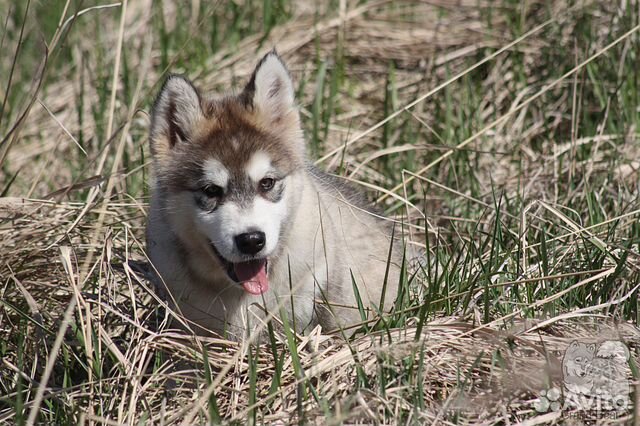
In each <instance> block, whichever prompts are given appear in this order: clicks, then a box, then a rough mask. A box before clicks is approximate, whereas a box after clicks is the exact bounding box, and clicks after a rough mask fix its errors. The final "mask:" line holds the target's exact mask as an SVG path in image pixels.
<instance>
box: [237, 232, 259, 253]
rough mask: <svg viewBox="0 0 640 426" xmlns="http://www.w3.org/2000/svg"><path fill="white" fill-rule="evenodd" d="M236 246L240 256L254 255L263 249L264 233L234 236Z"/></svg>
mask: <svg viewBox="0 0 640 426" xmlns="http://www.w3.org/2000/svg"><path fill="white" fill-rule="evenodd" d="M235 240H236V246H238V250H240V252H241V253H242V254H256V253H258V252H259V251H260V250H262V249H263V248H264V243H265V237H264V232H261V231H254V232H246V233H244V234H240V235H236V237H235Z"/></svg>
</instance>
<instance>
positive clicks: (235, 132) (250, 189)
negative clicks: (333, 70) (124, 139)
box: [147, 52, 402, 339]
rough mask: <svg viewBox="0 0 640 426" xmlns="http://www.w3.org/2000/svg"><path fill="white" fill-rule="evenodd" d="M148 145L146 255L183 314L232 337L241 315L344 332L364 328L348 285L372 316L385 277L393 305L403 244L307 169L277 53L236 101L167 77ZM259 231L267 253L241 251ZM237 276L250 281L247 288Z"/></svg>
mask: <svg viewBox="0 0 640 426" xmlns="http://www.w3.org/2000/svg"><path fill="white" fill-rule="evenodd" d="M150 141H151V151H152V154H153V172H154V182H153V185H152V196H151V209H150V213H149V223H148V229H147V245H148V254H149V257H150V259H151V261H152V263H153V266H154V268H155V269H156V270H157V272H158V273H159V277H157V278H158V279H157V281H158V285H160V286H161V287H162V288H164V287H165V286H166V288H167V289H168V290H169V292H170V294H171V297H170V298H169V299H170V300H174V301H175V303H177V307H178V308H179V310H180V312H181V313H182V314H183V315H184V316H186V318H188V319H189V320H191V321H192V322H194V323H196V324H198V325H200V326H202V327H203V328H204V329H207V330H211V331H213V332H216V333H225V332H226V333H227V337H230V338H232V339H240V338H242V336H243V335H244V332H245V331H246V330H249V331H251V330H252V329H254V328H255V327H256V324H258V325H259V323H260V321H255V320H254V319H252V318H251V316H252V315H253V314H252V313H250V312H249V311H252V312H254V311H255V312H257V315H259V316H260V317H264V316H265V311H266V312H267V313H272V314H276V315H277V314H278V313H279V312H281V311H280V310H281V309H283V310H284V311H285V312H286V313H287V317H288V319H289V322H290V323H294V324H295V325H296V328H297V329H298V331H304V330H306V329H309V328H310V327H313V326H315V325H316V324H320V325H322V327H323V329H324V330H330V329H335V328H338V327H346V326H348V325H351V324H354V323H357V322H359V321H361V314H360V313H359V311H358V309H357V298H356V296H355V292H354V288H353V284H352V283H353V282H355V283H356V284H357V288H358V293H359V296H360V298H361V300H362V302H363V304H364V307H365V308H369V307H373V306H374V305H375V307H376V308H377V307H379V305H380V303H381V298H382V296H383V295H382V289H383V282H384V277H385V274H387V273H388V278H387V285H386V293H385V297H384V299H385V300H384V307H385V310H388V308H390V307H391V306H392V304H393V301H394V298H395V296H396V294H397V286H398V279H399V271H400V265H399V264H400V262H401V260H400V259H401V258H402V245H401V244H399V242H398V239H394V240H395V241H392V235H391V234H392V227H391V226H390V225H389V224H388V223H387V222H385V221H384V220H382V219H380V217H379V216H377V215H376V214H375V213H374V212H373V211H372V210H370V209H368V208H367V207H366V203H364V202H363V199H362V198H361V197H360V195H359V194H358V193H357V192H356V191H354V190H353V189H351V187H349V186H348V185H346V184H345V183H344V182H343V181H342V180H341V179H340V178H337V177H334V176H330V175H328V174H325V173H323V172H321V171H319V170H318V169H316V168H315V167H313V166H312V165H311V164H310V163H309V162H308V161H307V159H306V155H305V142H304V140H303V134H302V130H301V126H300V118H299V113H298V109H297V107H296V105H295V100H294V88H293V83H292V81H291V78H290V76H289V73H288V71H287V69H286V67H285V65H284V64H283V62H282V60H281V59H280V57H279V56H278V55H277V54H276V53H275V52H271V53H269V54H267V55H266V56H265V57H264V58H263V59H262V60H261V61H260V62H259V64H258V65H257V67H256V69H255V71H254V72H253V75H252V77H251V79H250V81H249V83H248V84H247V86H246V87H245V89H244V90H243V91H242V93H240V94H239V95H236V96H225V97H221V98H212V97H204V96H203V95H202V94H201V93H200V92H199V91H198V90H197V89H196V88H195V87H194V86H193V85H192V84H191V83H190V82H189V81H188V80H187V79H185V78H183V77H181V76H170V77H169V78H168V79H167V81H166V83H165V84H164V86H163V88H162V89H161V91H160V94H159V95H158V98H157V100H156V102H155V105H154V107H153V112H152V122H151V132H150ZM271 184H273V187H272V188H270V185H271ZM258 231H259V232H263V233H264V241H263V243H264V247H263V248H262V249H261V250H260V251H259V252H258V253H255V254H249V255H247V254H246V253H242V252H241V251H240V249H239V246H238V243H237V242H236V237H237V236H238V235H240V234H244V233H252V232H253V233H255V232H258ZM397 233H398V234H399V232H397ZM256 235H257V234H256ZM256 238H259V237H256ZM256 241H257V240H256ZM256 244H257V243H256ZM257 247H258V246H257ZM257 247H256V248H257ZM391 247H392V250H391V262H390V264H389V267H388V268H387V264H388V262H387V261H388V256H389V252H390V248H391ZM256 259H258V260H256ZM247 265H250V266H247ZM243 268H244V269H243ZM252 268H253V269H252ZM229 271H235V272H229ZM238 271H240V272H238ZM256 271H257V272H256ZM265 273H266V274H267V276H268V281H265V280H266V279H265V278H264V277H265V275H264V274H265ZM234 274H235V276H234ZM238 274H241V275H247V274H249V275H251V274H254V275H255V276H254V278H252V279H253V284H252V283H251V282H249V283H248V284H239V283H237V282H235V281H234V279H232V276H233V278H235V279H238V277H237V275H238ZM261 274H262V275H261ZM249 281H251V280H249ZM267 284H268V287H269V288H268V289H266V285H267ZM265 290H266V291H265ZM253 305H258V306H260V307H262V309H254V308H253V307H252V306H253ZM249 307H252V309H249ZM376 310H377V309H371V312H376Z"/></svg>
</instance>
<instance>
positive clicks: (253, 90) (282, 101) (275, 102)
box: [242, 50, 298, 125]
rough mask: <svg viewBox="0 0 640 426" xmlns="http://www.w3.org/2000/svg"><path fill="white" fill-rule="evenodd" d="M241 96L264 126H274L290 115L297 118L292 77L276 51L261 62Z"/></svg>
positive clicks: (268, 54)
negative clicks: (258, 116) (265, 124)
mask: <svg viewBox="0 0 640 426" xmlns="http://www.w3.org/2000/svg"><path fill="white" fill-rule="evenodd" d="M242 96H243V97H244V100H245V104H247V106H251V107H252V108H254V109H255V110H256V112H257V113H258V114H259V115H260V116H261V119H262V120H264V122H265V123H269V124H271V125H273V124H277V123H279V122H280V121H282V120H285V119H286V118H288V117H291V116H292V115H295V119H296V120H297V118H298V110H297V108H296V105H295V95H294V89H293V82H292V81H291V76H290V75H289V71H287V67H286V66H285V65H284V62H283V61H282V59H280V57H279V56H278V54H277V53H276V52H275V50H273V51H271V52H269V53H267V54H266V55H265V56H264V57H263V58H262V60H260V62H259V63H258V65H257V66H256V69H255V70H254V71H253V75H252V76H251V80H250V81H249V84H247V86H246V87H245V89H244V92H243V94H242ZM296 124H297V122H296Z"/></svg>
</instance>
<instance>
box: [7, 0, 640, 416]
mask: <svg viewBox="0 0 640 426" xmlns="http://www.w3.org/2000/svg"><path fill="white" fill-rule="evenodd" d="M125 5H126V8H125ZM0 12H1V13H0V17H1V18H2V19H1V22H0V25H2V29H1V30H0V47H1V48H2V49H1V50H2V51H3V52H5V53H4V54H3V55H2V56H1V57H0V99H2V108H1V109H0V194H1V195H2V197H5V198H0V358H1V359H0V423H7V424H19V425H22V424H33V423H34V422H38V423H56V424H85V423H92V424H180V423H184V424H193V423H199V424H202V423H208V422H211V423H218V422H222V423H232V424H235V423H251V424H262V423H274V422H281V423H283V424H291V423H297V424H307V423H317V424H353V423H367V424H374V423H383V424H425V423H431V424H521V423H522V422H526V421H530V422H533V423H528V424H536V423H535V422H546V423H561V422H563V421H564V420H566V419H565V418H564V416H569V415H572V414H573V415H577V414H578V413H575V412H574V413H571V412H564V413H562V414H560V413H555V414H554V413H551V414H549V413H545V414H541V413H537V412H536V411H535V410H534V407H533V401H534V399H535V398H536V397H537V396H538V395H539V394H540V392H541V391H542V390H545V389H549V388H551V387H553V386H557V387H561V386H562V376H561V370H560V368H561V360H562V353H563V351H564V349H565V348H566V347H567V345H568V344H569V343H570V342H571V341H572V340H574V339H578V340H582V341H598V340H602V339H604V338H616V339H622V340H624V341H625V342H626V343H627V344H628V346H629V348H630V349H631V353H632V358H631V365H630V377H629V378H630V382H631V383H632V385H633V386H634V388H635V387H636V386H638V378H637V368H636V365H637V362H638V353H637V349H638V344H639V343H640V340H639V339H640V333H639V331H638V328H637V326H638V321H639V320H640V312H639V308H640V306H639V302H638V285H639V284H638V283H639V282H640V224H639V222H638V215H639V214H640V202H639V200H638V190H639V186H638V181H639V180H638V169H639V168H640V163H639V160H638V158H640V139H639V131H638V129H639V125H640V103H639V99H638V97H639V96H640V84H639V73H638V70H639V69H640V57H639V56H638V52H640V30H639V29H638V25H639V24H640V3H638V2H637V1H635V0H633V1H632V0H619V1H618V0H616V1H610V2H598V1H587V0H584V1H582V0H581V1H577V0H576V1H569V0H566V1H565V0H558V1H547V0H530V1H527V2H516V1H511V0H494V1H486V2H479V1H475V0H473V1H472V0H463V1H460V2H449V1H444V0H437V1H431V2H418V1H415V2H414V1H400V2H386V1H347V0H341V1H327V2H288V1H286V0H278V1H275V0H274V1H270V0H265V1H262V2H259V1H256V0H253V1H245V2H231V1H229V2H217V3H214V4H212V3H211V2H200V1H192V2H183V3H180V4H178V2H152V3H150V4H147V3H146V2H133V1H128V2H113V3H107V2H105V3H102V2H97V1H88V0H86V1H81V0H77V1H68V2H66V1H61V0H56V1H50V2H39V1H35V0H32V1H30V2H29V1H26V2H9V3H6V2H5V3H3V4H0ZM273 46H277V48H278V51H279V53H280V54H281V55H282V56H283V57H284V58H285V60H286V61H287V62H288V64H289V67H290V70H291V72H292V75H293V77H294V79H295V80H296V87H297V92H298V99H299V103H300V106H301V115H302V119H303V124H304V127H305V131H306V134H307V140H308V142H309V146H310V151H311V152H313V154H314V156H315V158H317V159H318V160H317V164H318V165H319V166H320V167H322V168H323V169H326V170H329V171H333V172H335V173H337V174H340V175H341V176H344V177H345V178H347V179H349V180H351V181H353V182H355V183H356V184H357V185H360V186H361V187H362V189H363V190H365V191H366V192H367V194H368V195H369V196H370V198H371V200H372V201H375V202H377V203H378V205H379V206H380V207H381V208H382V209H383V210H384V211H385V213H386V214H387V215H389V216H390V217H393V218H396V219H397V220H398V223H401V224H402V226H398V227H397V232H400V231H403V232H405V233H406V234H407V239H408V241H410V244H411V245H412V246H413V247H414V248H416V249H418V250H421V251H422V252H424V253H425V261H424V263H423V265H422V268H419V269H420V270H418V272H417V273H415V271H413V270H411V268H408V269H407V271H405V273H404V274H403V279H402V280H403V283H402V284H403V285H401V286H400V292H399V294H398V297H397V300H396V303H395V304H394V306H393V310H392V312H391V314H390V315H388V316H386V317H383V318H377V319H375V320H373V321H363V323H362V324H359V325H358V327H359V332H358V333H356V336H355V337H354V338H353V339H350V340H348V341H345V340H343V339H341V338H340V337H338V336H327V335H326V334H321V333H320V330H315V331H313V332H312V333H311V334H310V335H307V336H300V335H297V334H296V333H295V332H293V330H292V328H291V327H289V326H288V325H289V323H290V321H292V320H294V319H290V318H286V317H280V318H277V319H276V320H279V321H281V323H282V324H284V327H283V328H282V329H283V330H284V331H283V332H280V331H278V330H280V328H276V327H273V326H271V325H270V326H269V339H268V342H266V343H264V344H262V345H256V344H254V343H252V342H251V341H246V342H243V343H240V344H235V343H231V342H227V341H225V340H222V339H211V338H207V339H205V338H196V337H194V336H190V335H187V334H185V333H180V332H176V331H173V330H171V329H169V327H167V319H168V318H169V317H171V316H172V315H173V314H172V312H171V311H170V309H168V308H167V307H166V306H165V305H164V304H163V302H162V301H161V300H160V299H159V298H158V297H157V296H156V295H155V293H154V292H153V291H152V290H151V289H150V287H149V283H148V282H147V281H146V280H145V279H144V276H143V274H142V273H141V272H140V270H139V269H138V268H136V266H135V265H142V264H144V263H145V262H146V257H145V250H144V228H145V218H146V207H147V203H148V191H147V184H148V179H149V172H148V163H149V147H148V143H147V129H148V125H149V117H148V111H149V108H150V105H151V102H152V100H153V96H154V95H155V93H156V92H157V90H158V88H159V84H161V82H162V80H163V78H164V76H165V75H166V73H167V72H177V73H181V72H182V73H186V74H188V75H189V76H190V77H191V78H192V79H193V80H194V81H195V82H196V84H197V85H198V86H200V87H203V88H205V89H207V90H211V91H226V90H230V89H233V90H238V89H239V88H241V86H242V84H243V82H244V79H245V78H246V77H247V76H248V74H249V73H250V72H251V70H252V68H253V66H254V65H255V62H256V61H257V59H258V58H259V56H260V55H261V54H262V53H264V52H265V51H267V50H270V49H271V48H272V47H273ZM400 228H402V229H400ZM383 279H385V278H384V277H381V281H382V280H383ZM385 280H386V279H385ZM292 285H295V283H292ZM357 308H358V309H360V310H361V313H362V317H363V319H366V318H367V313H366V309H368V307H366V306H362V305H359V306H358V307H357ZM65 313H66V314H65ZM326 332H328V330H323V333H326ZM336 332H337V334H338V335H339V334H340V333H339V331H336ZM634 400H635V398H634ZM543 416H546V417H543ZM611 421H612V422H617V423H624V424H627V423H629V424H630V423H633V422H637V418H636V408H635V404H634V408H633V409H632V410H630V411H629V412H627V413H625V415H624V416H622V417H620V418H617V419H614V420H611ZM537 424H539V423H537Z"/></svg>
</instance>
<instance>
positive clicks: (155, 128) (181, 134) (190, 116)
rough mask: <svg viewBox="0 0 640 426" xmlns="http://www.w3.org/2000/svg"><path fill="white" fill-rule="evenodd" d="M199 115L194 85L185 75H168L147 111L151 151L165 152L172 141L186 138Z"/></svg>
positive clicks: (184, 141)
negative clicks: (149, 115)
mask: <svg viewBox="0 0 640 426" xmlns="http://www.w3.org/2000/svg"><path fill="white" fill-rule="evenodd" d="M203 118H204V113H203V111H202V103H201V99H200V94H199V93H198V90H197V89H196V88H195V86H194V85H193V84H192V83H191V82H190V81H189V80H187V79H186V78H185V77H182V76H179V75H170V76H169V77H168V78H167V80H166V81H165V83H164V85H163V86H162V89H160V93H159V94H158V98H157V99H156V101H155V103H154V104H153V109H152V111H151V132H150V135H149V139H150V141H151V153H152V154H153V155H154V156H164V155H168V154H169V153H170V152H171V150H172V149H173V148H174V147H175V146H176V145H178V144H181V143H187V142H189V141H190V139H191V137H192V135H193V132H194V131H195V130H196V128H197V125H198V123H199V122H200V121H201V120H202V119H203Z"/></svg>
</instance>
